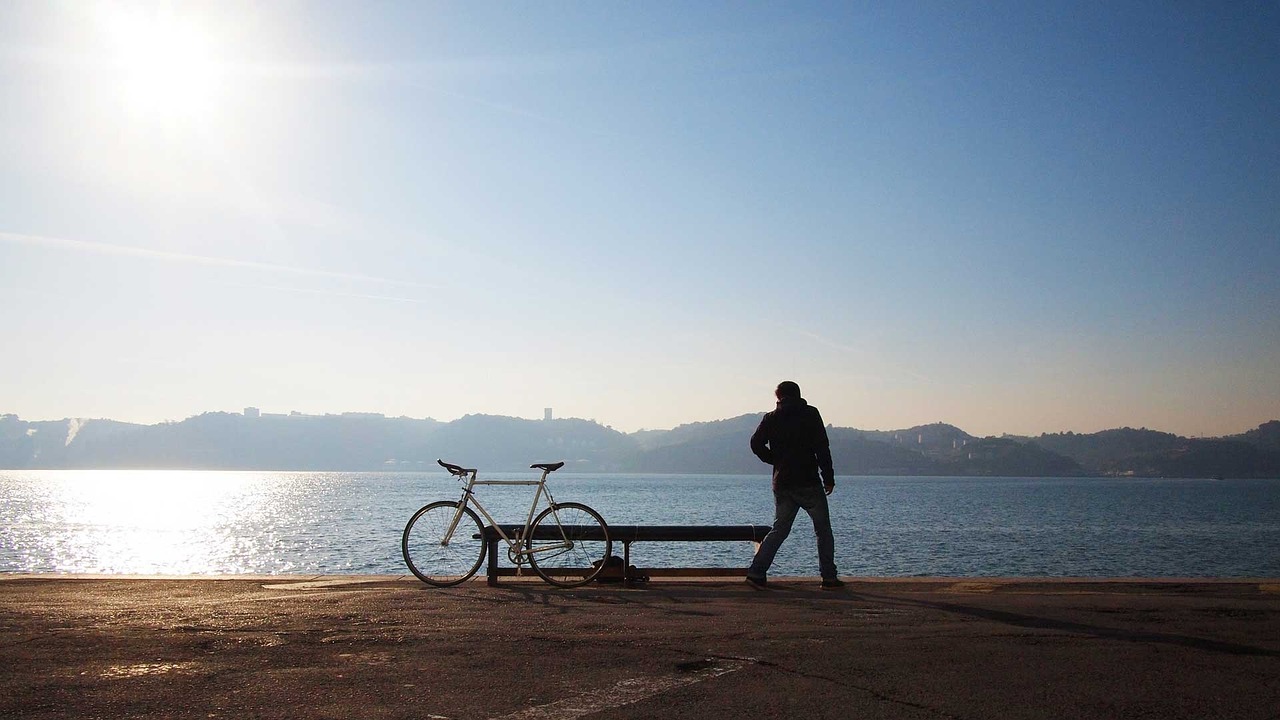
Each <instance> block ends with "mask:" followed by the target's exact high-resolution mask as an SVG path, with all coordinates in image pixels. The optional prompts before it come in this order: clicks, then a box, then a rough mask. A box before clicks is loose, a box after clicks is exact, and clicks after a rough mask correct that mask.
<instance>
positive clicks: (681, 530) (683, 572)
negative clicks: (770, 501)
mask: <svg viewBox="0 0 1280 720" xmlns="http://www.w3.org/2000/svg"><path fill="white" fill-rule="evenodd" d="M498 527H500V528H502V532H504V533H506V534H507V536H508V537H513V536H514V535H515V533H517V532H521V531H523V530H524V526H523V525H515V524H500V525H498ZM565 527H566V528H568V529H571V530H575V531H577V532H579V533H581V534H582V537H583V538H584V539H587V540H600V539H603V538H601V537H600V533H599V532H597V530H598V526H595V525H588V526H577V525H566V526H565ZM771 529H772V528H771V527H770V526H768V525H610V526H609V528H608V530H609V538H610V539H611V540H613V542H615V543H622V567H623V573H624V576H623V579H624V580H630V579H631V578H632V571H631V543H634V542H752V543H756V544H757V545H758V544H759V543H760V541H761V540H764V536H765V535H768V534H769V531H770V530H771ZM555 532H556V528H554V527H544V528H539V530H538V532H537V534H536V535H535V536H534V539H542V540H550V539H554V538H555V537H556V535H555V534H554V533H555ZM484 540H485V542H486V544H487V545H488V553H489V563H488V569H487V571H486V575H487V579H488V583H489V584H490V585H497V584H498V577H499V576H500V575H515V574H516V573H517V572H519V570H518V569H517V568H500V567H498V547H499V543H500V542H501V541H502V538H501V536H500V535H499V534H498V532H497V530H495V529H494V526H492V525H488V526H486V527H485V528H484ZM746 572H747V569H746V565H745V564H744V565H743V566H742V567H738V568H725V567H699V568H690V567H685V568H661V567H657V568H643V569H637V570H636V571H635V575H636V576H666V577H708V576H716V577H719V576H727V577H735V576H736V577H743V576H745V575H746Z"/></svg>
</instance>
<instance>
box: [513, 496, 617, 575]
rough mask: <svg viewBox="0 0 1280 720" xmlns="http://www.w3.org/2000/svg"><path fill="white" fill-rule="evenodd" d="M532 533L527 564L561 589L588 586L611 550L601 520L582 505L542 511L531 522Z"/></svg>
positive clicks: (572, 504)
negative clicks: (586, 584)
mask: <svg viewBox="0 0 1280 720" xmlns="http://www.w3.org/2000/svg"><path fill="white" fill-rule="evenodd" d="M557 518H558V519H557ZM532 533H533V535H532V541H531V546H530V552H529V564H530V565H532V566H533V569H534V572H536V573H538V574H539V575H541V576H542V579H543V580H546V581H547V582H549V583H551V584H552V585H559V586H560V587H573V586H575V585H582V584H585V583H588V582H591V581H592V580H593V579H594V578H595V576H596V575H599V574H600V571H601V570H603V569H604V566H605V561H606V560H607V559H608V557H609V554H610V552H611V551H612V550H613V541H612V540H610V539H609V526H608V525H605V522H604V518H602V517H600V513H598V512H596V511H595V510H592V509H591V508H589V507H587V506H586V505H583V504H581V503H572V502H568V503H557V504H555V505H553V506H551V507H549V508H547V509H546V510H543V511H542V512H541V513H540V514H539V515H538V518H537V519H536V520H534V521H533V530H532Z"/></svg>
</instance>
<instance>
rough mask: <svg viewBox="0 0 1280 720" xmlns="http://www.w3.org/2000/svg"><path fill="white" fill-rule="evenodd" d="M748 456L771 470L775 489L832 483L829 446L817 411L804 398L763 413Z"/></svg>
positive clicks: (832, 474)
mask: <svg viewBox="0 0 1280 720" xmlns="http://www.w3.org/2000/svg"><path fill="white" fill-rule="evenodd" d="M751 452H753V453H755V454H756V457H758V458H760V459H761V460H763V461H765V462H767V463H769V464H770V465H772V466H773V482H774V485H785V486H788V487H797V486H801V485H806V484H809V483H817V482H818V475H819V473H821V475H822V481H823V482H824V483H834V482H835V479H836V474H835V470H833V469H832V467H831V443H830V441H828V440H827V428H826V426H825V425H824V424H823V423H822V415H821V414H819V413H818V408H816V407H814V406H812V405H810V404H809V403H807V402H805V401H804V399H803V398H783V399H781V400H779V401H778V407H777V409H776V410H774V411H773V412H769V413H765V416H764V419H763V420H761V421H760V427H758V428H756V431H755V433H753V434H752V435H751Z"/></svg>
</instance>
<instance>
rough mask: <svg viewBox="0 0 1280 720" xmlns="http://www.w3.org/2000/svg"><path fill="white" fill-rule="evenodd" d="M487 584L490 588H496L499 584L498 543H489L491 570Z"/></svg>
mask: <svg viewBox="0 0 1280 720" xmlns="http://www.w3.org/2000/svg"><path fill="white" fill-rule="evenodd" d="M485 582H487V583H488V584H489V587H495V586H497V584H498V541H497V540H490V541H489V570H488V572H487V577H486V578H485Z"/></svg>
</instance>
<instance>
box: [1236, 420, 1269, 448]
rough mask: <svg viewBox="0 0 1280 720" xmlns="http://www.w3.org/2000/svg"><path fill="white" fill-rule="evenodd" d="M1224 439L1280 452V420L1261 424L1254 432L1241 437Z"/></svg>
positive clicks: (1251, 431)
mask: <svg viewBox="0 0 1280 720" xmlns="http://www.w3.org/2000/svg"><path fill="white" fill-rule="evenodd" d="M1226 439H1227V440H1239V441H1240V442H1245V443H1249V444H1250V445H1254V446H1257V447H1259V448H1261V449H1263V450H1273V451H1280V420H1272V421H1271V422H1265V423H1262V424H1261V425H1259V426H1258V427H1257V428H1256V429H1254V430H1250V431H1249V432H1247V433H1244V434H1241V435H1233V436H1231V437H1228V438H1226Z"/></svg>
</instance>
